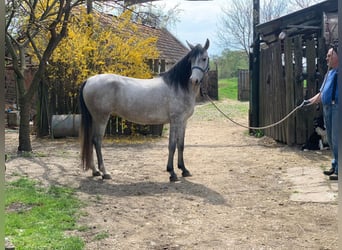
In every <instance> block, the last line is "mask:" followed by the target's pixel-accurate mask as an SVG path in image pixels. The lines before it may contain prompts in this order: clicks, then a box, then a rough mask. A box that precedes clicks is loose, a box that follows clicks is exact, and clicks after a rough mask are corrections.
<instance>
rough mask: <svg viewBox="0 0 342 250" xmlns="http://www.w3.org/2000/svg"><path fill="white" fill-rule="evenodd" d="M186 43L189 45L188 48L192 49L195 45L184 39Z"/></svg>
mask: <svg viewBox="0 0 342 250" xmlns="http://www.w3.org/2000/svg"><path fill="white" fill-rule="evenodd" d="M186 43H187V44H188V46H189V48H190V49H193V48H195V46H194V45H192V44H191V43H189V42H188V41H186Z"/></svg>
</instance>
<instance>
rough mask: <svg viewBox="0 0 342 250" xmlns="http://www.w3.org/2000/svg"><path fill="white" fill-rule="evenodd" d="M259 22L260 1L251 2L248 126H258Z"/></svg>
mask: <svg viewBox="0 0 342 250" xmlns="http://www.w3.org/2000/svg"><path fill="white" fill-rule="evenodd" d="M259 22H260V0H253V54H252V56H251V57H250V60H252V62H250V72H251V81H250V86H251V88H250V89H251V94H250V101H249V125H250V126H252V127H258V126H259V69H260V68H259V61H260V39H259V33H257V32H256V26H257V25H258V24H259Z"/></svg>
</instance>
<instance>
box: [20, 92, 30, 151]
mask: <svg viewBox="0 0 342 250" xmlns="http://www.w3.org/2000/svg"><path fill="white" fill-rule="evenodd" d="M30 104H31V103H30V100H29V99H27V98H26V97H25V96H24V97H21V98H20V99H19V108H20V126H19V146H18V152H22V151H25V152H31V151H32V146H31V139H30Z"/></svg>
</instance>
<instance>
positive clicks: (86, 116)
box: [79, 81, 93, 170]
mask: <svg viewBox="0 0 342 250" xmlns="http://www.w3.org/2000/svg"><path fill="white" fill-rule="evenodd" d="M86 83H87V82H86V81H85V82H84V83H83V84H82V86H81V88H80V94H79V104H80V111H81V126H80V133H79V134H80V139H81V161H82V167H83V169H84V170H88V169H89V168H90V167H89V166H90V164H91V161H92V160H93V142H92V137H93V133H92V123H93V122H92V117H91V114H90V112H89V110H88V108H87V106H86V104H85V102H84V98H83V89H84V86H85V85H86Z"/></svg>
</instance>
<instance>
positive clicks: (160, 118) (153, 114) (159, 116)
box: [115, 108, 170, 125]
mask: <svg viewBox="0 0 342 250" xmlns="http://www.w3.org/2000/svg"><path fill="white" fill-rule="evenodd" d="M115 114H117V115H118V116H120V117H122V118H124V119H126V120H128V121H131V122H134V123H138V124H143V125H154V124H166V123H169V122H170V121H169V114H168V112H166V111H165V110H160V109H159V110H158V109H156V108H154V109H151V110H144V109H140V110H136V111H132V109H131V110H129V112H123V111H116V112H115Z"/></svg>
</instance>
